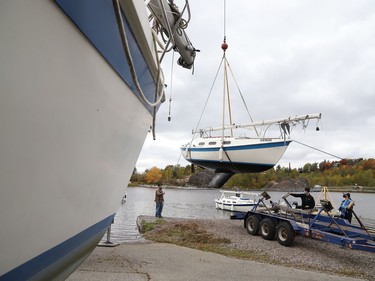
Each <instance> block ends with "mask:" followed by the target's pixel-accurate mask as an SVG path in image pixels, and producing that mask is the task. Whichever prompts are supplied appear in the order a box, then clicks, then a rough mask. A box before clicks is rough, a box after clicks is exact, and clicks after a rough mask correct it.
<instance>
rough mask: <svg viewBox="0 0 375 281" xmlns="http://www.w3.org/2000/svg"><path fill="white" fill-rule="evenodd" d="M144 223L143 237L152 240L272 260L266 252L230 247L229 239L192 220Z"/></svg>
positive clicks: (254, 258)
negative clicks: (206, 229) (207, 229)
mask: <svg viewBox="0 0 375 281" xmlns="http://www.w3.org/2000/svg"><path fill="white" fill-rule="evenodd" d="M142 225H143V222H142ZM145 225H146V226H147V228H144V229H145V231H144V233H143V237H144V238H146V239H148V240H151V241H154V242H159V243H170V244H176V245H179V246H184V247H188V248H192V249H197V250H201V251H206V252H212V253H217V254H221V255H225V256H229V257H235V258H241V259H249V260H256V261H260V262H272V260H271V259H270V257H269V256H268V255H267V254H262V253H257V252H251V251H244V250H239V249H236V248H234V247H232V246H231V245H230V244H231V240H230V239H228V238H221V237H217V236H215V235H214V234H212V233H209V232H207V231H205V230H203V229H201V228H199V226H198V224H196V223H194V222H186V223H184V222H182V223H181V222H178V223H176V222H164V223H163V225H162V226H161V225H160V223H158V224H157V221H156V222H155V223H150V222H149V223H145Z"/></svg>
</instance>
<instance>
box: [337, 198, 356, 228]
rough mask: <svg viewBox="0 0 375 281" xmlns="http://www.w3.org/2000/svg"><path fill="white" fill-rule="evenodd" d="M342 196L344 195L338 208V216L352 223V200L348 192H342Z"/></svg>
mask: <svg viewBox="0 0 375 281" xmlns="http://www.w3.org/2000/svg"><path fill="white" fill-rule="evenodd" d="M342 197H344V200H342V202H341V205H340V208H339V211H340V212H341V215H340V217H341V218H344V219H347V220H348V221H349V222H350V223H352V216H353V206H354V201H353V200H352V199H351V198H350V193H344V194H343V195H342Z"/></svg>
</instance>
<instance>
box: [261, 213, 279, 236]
mask: <svg viewBox="0 0 375 281" xmlns="http://www.w3.org/2000/svg"><path fill="white" fill-rule="evenodd" d="M276 225H277V222H276V221H275V220H273V219H270V218H265V219H264V220H262V221H261V222H260V235H261V236H262V237H263V239H266V240H272V239H274V238H275V234H276Z"/></svg>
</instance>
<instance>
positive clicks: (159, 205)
mask: <svg viewBox="0 0 375 281" xmlns="http://www.w3.org/2000/svg"><path fill="white" fill-rule="evenodd" d="M164 194H165V192H164V191H163V189H162V188H161V185H160V184H158V189H157V190H156V192H155V203H156V212H155V217H157V218H162V216H161V212H162V211H163V205H164Z"/></svg>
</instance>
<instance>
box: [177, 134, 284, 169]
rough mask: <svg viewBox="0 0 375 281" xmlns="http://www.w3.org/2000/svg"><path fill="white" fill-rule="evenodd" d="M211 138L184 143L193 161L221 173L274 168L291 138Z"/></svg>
mask: <svg viewBox="0 0 375 281" xmlns="http://www.w3.org/2000/svg"><path fill="white" fill-rule="evenodd" d="M229 142H230V144H224V145H223V146H221V138H207V139H199V140H197V141H194V143H192V145H190V144H188V145H186V146H183V147H181V151H182V155H183V156H184V158H185V159H186V160H187V161H189V162H190V163H192V164H195V165H198V166H201V167H205V168H208V169H212V170H215V171H216V172H217V173H234V174H236V173H257V172H263V171H266V170H268V169H271V168H272V167H274V166H275V165H276V163H277V162H278V161H279V160H280V158H281V157H282V156H283V154H284V152H285V151H286V149H287V148H288V145H289V144H290V143H291V141H284V140H281V139H266V140H265V139H235V138H231V139H228V138H226V139H225V141H224V143H229Z"/></svg>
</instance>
